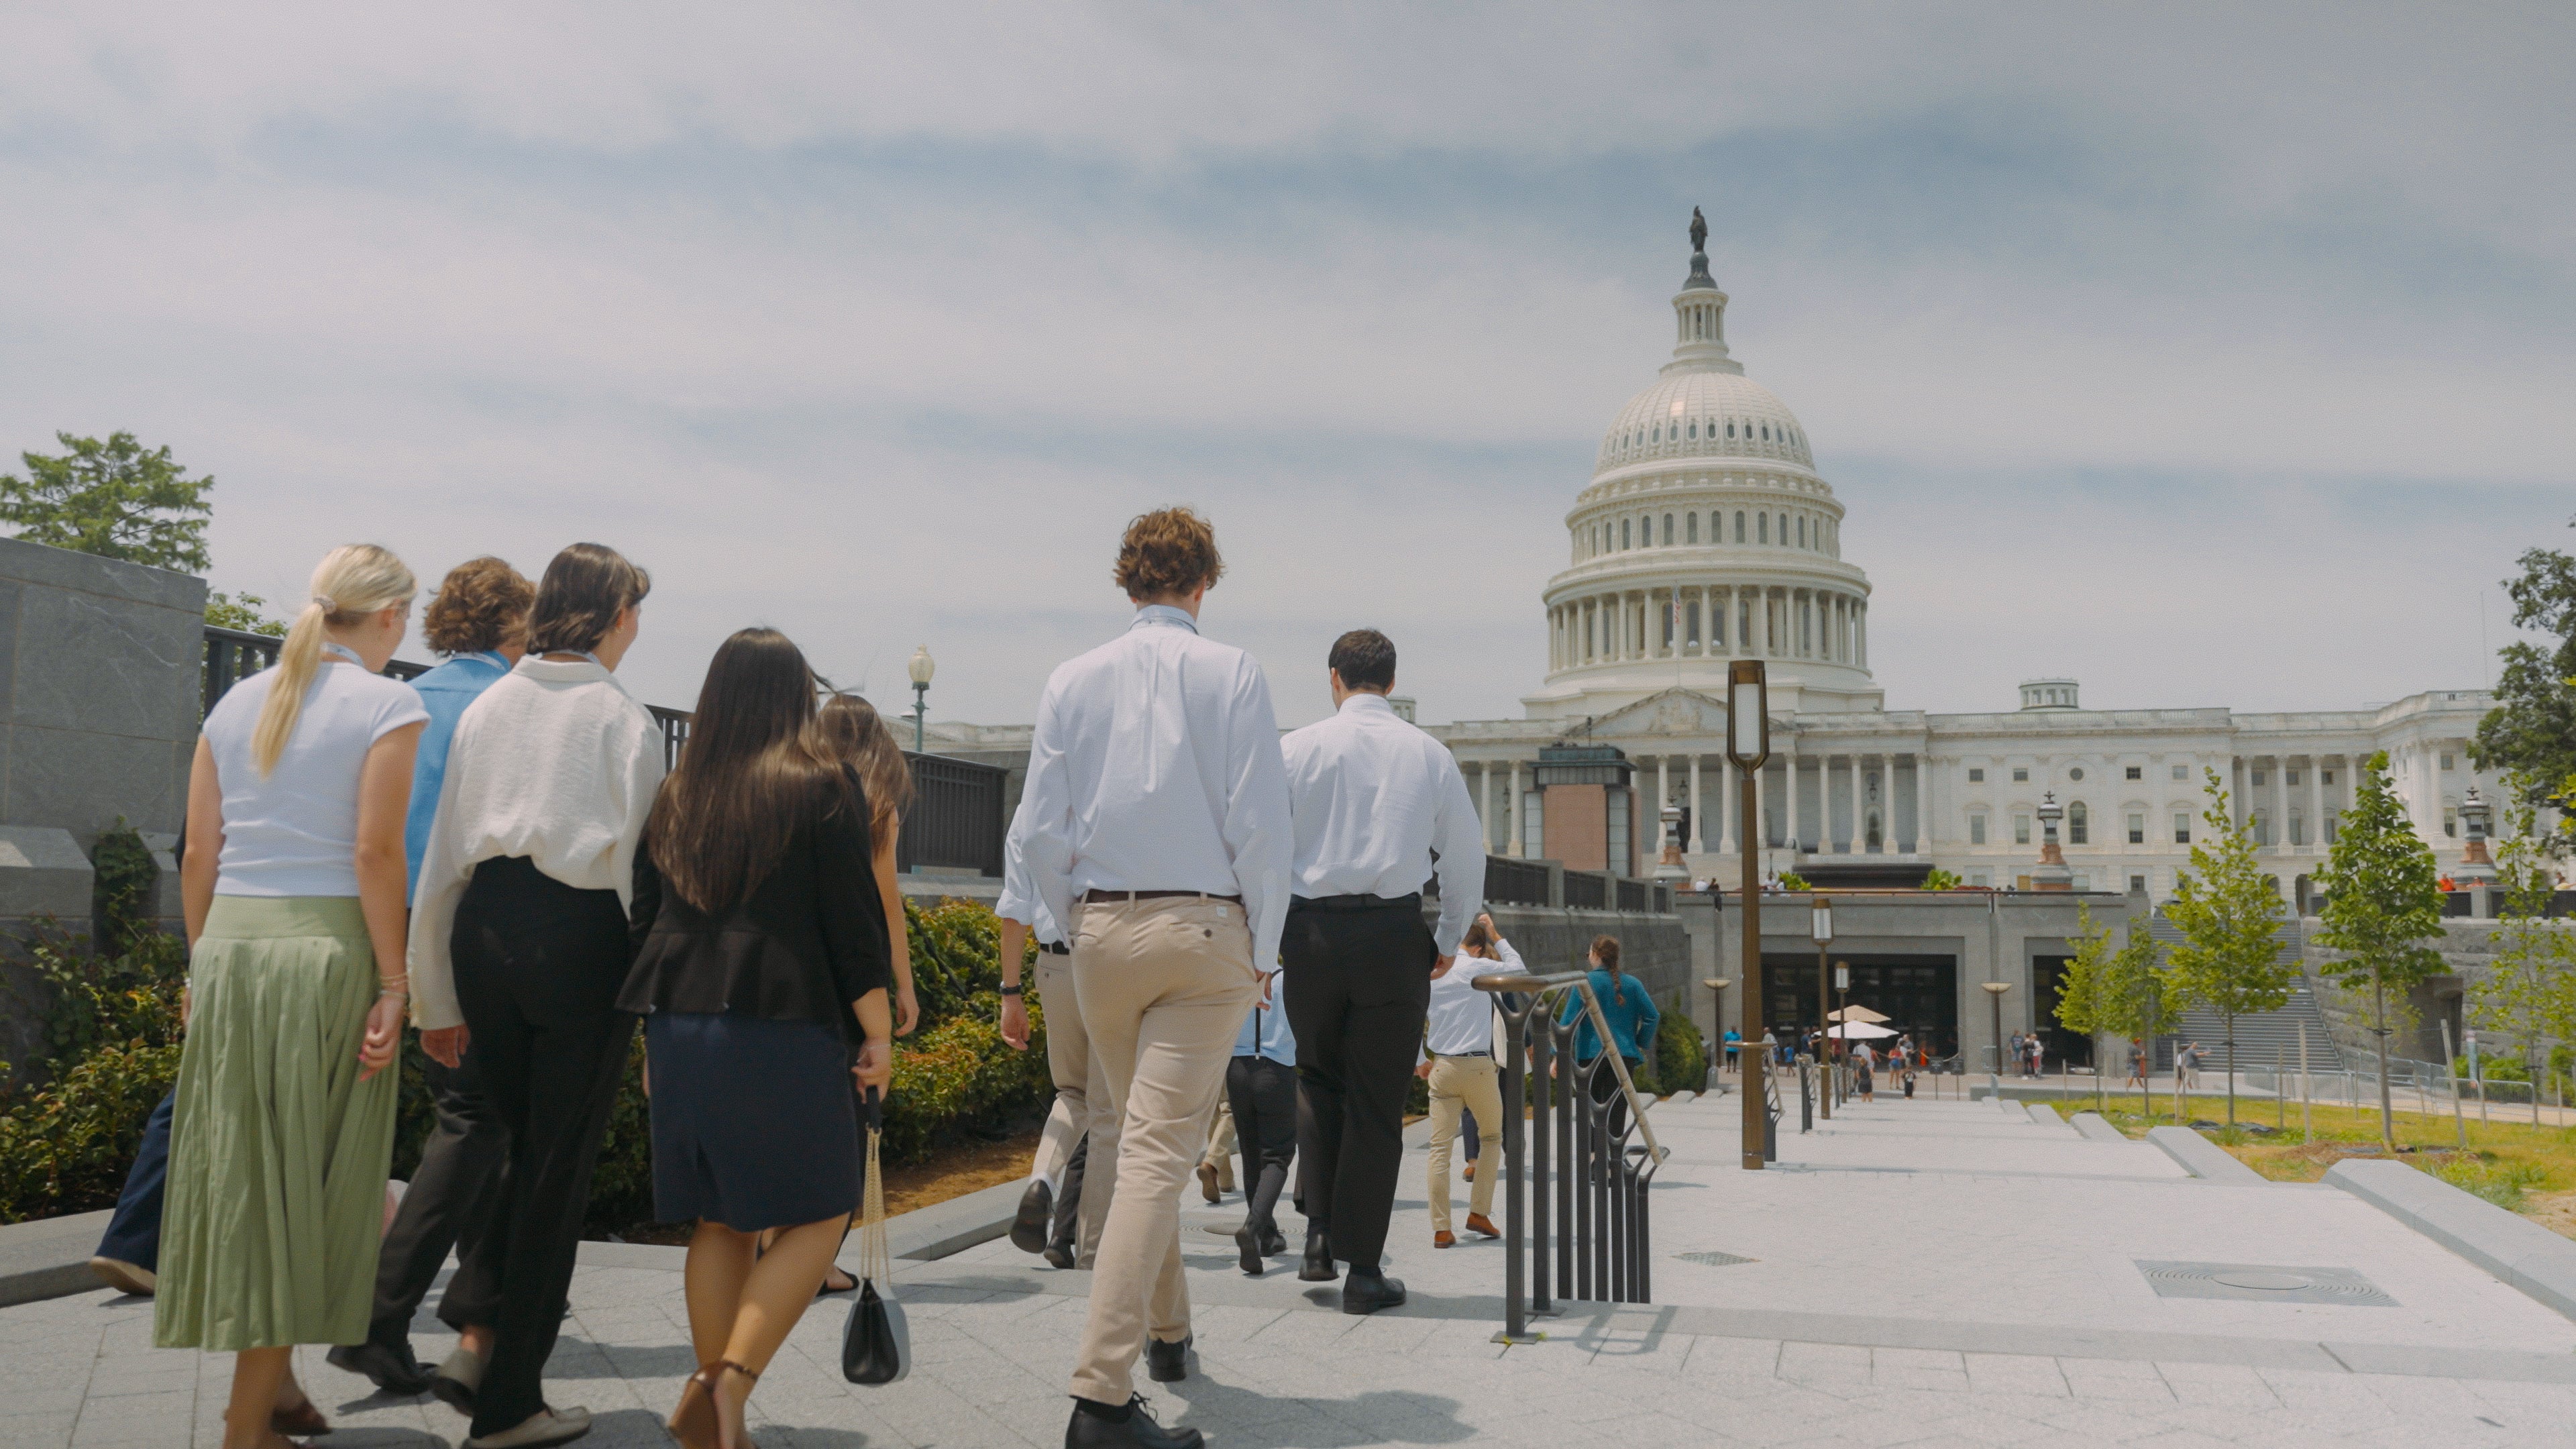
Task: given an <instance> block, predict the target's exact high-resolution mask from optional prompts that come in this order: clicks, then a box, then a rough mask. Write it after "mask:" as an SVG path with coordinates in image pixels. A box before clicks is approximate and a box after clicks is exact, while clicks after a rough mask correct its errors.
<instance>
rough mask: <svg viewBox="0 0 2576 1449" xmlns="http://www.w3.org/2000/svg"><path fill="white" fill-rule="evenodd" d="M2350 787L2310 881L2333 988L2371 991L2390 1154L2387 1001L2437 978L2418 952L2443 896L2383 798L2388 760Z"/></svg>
mask: <svg viewBox="0 0 2576 1449" xmlns="http://www.w3.org/2000/svg"><path fill="white" fill-rule="evenodd" d="M2352 783H2353V795H2352V808H2351V809H2350V810H2347V811H2345V812H2344V816H2343V823H2342V826H2341V828H2340V829H2339V830H2338V831H2337V832H2336V835H2335V843H2334V849H2333V850H2332V851H2331V852H2330V853H2329V855H2328V858H2327V861H2326V867H2325V869H2323V870H2321V871H2319V872H2317V883H2318V884H2319V885H2321V886H2323V887H2324V888H2325V891H2326V904H2325V911H2324V916H2323V920H2324V925H2323V927H2322V928H2321V929H2320V930H2318V932H2317V944H2318V945H2321V946H2324V947H2326V948H2327V949H2329V950H2332V951H2337V952H2340V953H2342V956H2343V960H2342V962H2341V963H2340V964H2339V966H2338V967H2337V968H2336V970H2335V979H2336V980H2337V981H2339V982H2341V983H2342V984H2343V985H2344V986H2345V987H2347V988H2350V989H2354V990H2358V989H2360V988H2362V987H2365V986H2366V987H2368V988H2369V989H2370V1002H2371V1020H2372V1026H2371V1029H2370V1030H2371V1035H2372V1036H2373V1037H2374V1038H2376V1039H2377V1040H2378V1043H2379V1140H2380V1144H2381V1145H2382V1146H2384V1147H2386V1148H2387V1149H2388V1150H2389V1151H2391V1152H2394V1151H2396V1150H2397V1114H2396V1110H2395V1108H2394V1107H2393V1106H2392V1105H2391V1104H2390V1101H2389V1088H2388V1032H2389V1022H2388V992H2389V989H2390V988H2391V987H2394V988H2396V989H2397V991H2398V992H2399V994H2400V995H2401V996H2403V995H2404V994H2405V993H2407V992H2409V991H2412V990H2413V989H2414V987H2415V986H2416V984H2417V983H2419V982H2421V981H2423V980H2424V979H2425V978H2427V977H2429V976H2435V975H2439V974H2440V973H2441V972H2442V971H2443V969H2444V967H2443V965H2442V958H2441V955H2440V954H2439V953H2438V952H2436V951H2434V950H2433V949H2432V948H2431V947H2429V946H2426V945H2424V944H2423V943H2424V942H2425V941H2427V940H2432V939H2436V938H2438V937H2440V935H2441V934H2442V892H2441V887H2440V885H2439V876H2438V875H2437V874H2436V873H2435V871H2434V868H2433V852H2432V851H2431V850H2430V849H2429V848H2427V847H2426V846H2425V844H2424V840H2423V837H2421V836H2419V835H2417V834H2416V833H2415V826H2414V824H2413V822H2411V821H2409V820H2408V819H2407V818H2406V809H2405V807H2404V806H2403V805H2400V804H2399V803H2398V800H2397V796H2396V795H2395V794H2394V793H2393V792H2391V791H2390V790H2389V788H2388V753H2387V752H2386V751H2385V750H2383V751H2381V752H2380V753H2378V754H2375V755H2373V756H2371V757H2370V758H2369V759H2368V760H2365V761H2363V762H2362V767H2361V768H2360V769H2359V770H2357V771H2355V772H2354V774H2353V782H2352Z"/></svg>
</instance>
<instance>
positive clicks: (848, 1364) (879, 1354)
mask: <svg viewBox="0 0 2576 1449" xmlns="http://www.w3.org/2000/svg"><path fill="white" fill-rule="evenodd" d="M860 1111H861V1113H862V1114H863V1115H864V1117H865V1119H866V1120H865V1124H864V1125H865V1126H866V1129H867V1134H868V1164H867V1171H868V1180H867V1185H866V1187H865V1188H863V1189H862V1190H861V1191H860V1195H859V1202H860V1217H859V1298H858V1301H857V1302H855V1303H853V1304H851V1305H850V1321H849V1322H848V1323H847V1324H845V1325H843V1327H842V1329H841V1377H843V1378H845V1379H848V1380H849V1381H850V1382H851V1383H854V1384H868V1385H876V1384H891V1383H897V1382H900V1381H901V1380H902V1378H903V1376H904V1375H905V1374H908V1373H910V1372H912V1331H911V1329H910V1328H909V1327H907V1326H906V1325H905V1323H904V1321H903V1304H902V1303H901V1302H900V1301H899V1300H897V1299H896V1297H895V1296H894V1253H893V1251H892V1249H891V1248H889V1247H888V1246H887V1243H886V1221H885V1217H886V1212H885V1182H884V1179H883V1178H882V1177H881V1176H880V1175H879V1174H878V1172H877V1140H878V1138H879V1137H881V1136H882V1135H883V1132H882V1128H883V1126H884V1113H883V1109H882V1107H881V1106H880V1104H879V1103H878V1100H877V1093H876V1089H875V1088H874V1087H871V1088H869V1089H868V1092H867V1096H866V1097H865V1098H864V1099H863V1100H862V1101H861V1103H860Z"/></svg>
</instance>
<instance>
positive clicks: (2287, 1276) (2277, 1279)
mask: <svg viewBox="0 0 2576 1449" xmlns="http://www.w3.org/2000/svg"><path fill="white" fill-rule="evenodd" d="M2209 1281H2211V1282H2212V1283H2224V1284H2226V1285H2227V1286H2228V1287H2230V1288H2261V1289H2264V1290H2266V1291H2268V1292H2273V1293H2287V1292H2289V1291H2291V1290H2292V1289H2295V1288H2306V1287H2311V1286H2313V1285H2314V1284H2315V1282H2316V1280H2315V1279H2313V1278H2303V1277H2301V1276H2300V1275H2298V1274H2296V1273H2239V1272H2226V1273H2212V1274H2210V1275H2209Z"/></svg>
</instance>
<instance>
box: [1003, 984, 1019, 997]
mask: <svg viewBox="0 0 2576 1449" xmlns="http://www.w3.org/2000/svg"><path fill="white" fill-rule="evenodd" d="M1020 990H1021V988H1019V987H1017V986H1005V987H1003V988H1002V994H1003V995H1004V996H1017V995H1019V994H1020Z"/></svg>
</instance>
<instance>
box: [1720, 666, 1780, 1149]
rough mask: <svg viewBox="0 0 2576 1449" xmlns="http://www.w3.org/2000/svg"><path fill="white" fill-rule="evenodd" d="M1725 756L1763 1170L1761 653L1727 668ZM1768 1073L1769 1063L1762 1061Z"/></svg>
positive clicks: (1766, 750)
mask: <svg viewBox="0 0 2576 1449" xmlns="http://www.w3.org/2000/svg"><path fill="white" fill-rule="evenodd" d="M1726 688H1727V695H1726V758H1727V759H1728V760H1729V761H1731V762H1732V763H1733V764H1734V766H1735V768H1736V770H1737V772H1738V773H1739V774H1741V775H1742V776H1743V779H1742V781H1741V782H1740V783H1741V786H1742V788H1740V789H1738V790H1737V791H1736V792H1735V793H1736V795H1737V796H1738V797H1739V798H1740V799H1741V800H1742V801H1743V802H1744V804H1743V809H1742V812H1741V813H1740V814H1739V815H1738V816H1737V830H1736V837H1735V838H1736V839H1737V840H1738V841H1740V842H1741V846H1740V848H1741V849H1742V850H1743V852H1744V975H1743V978H1742V979H1743V982H1744V1012H1743V1016H1744V1047H1743V1052H1744V1056H1743V1062H1744V1080H1743V1086H1744V1144H1743V1147H1744V1150H1743V1153H1742V1154H1741V1155H1742V1165H1743V1167H1744V1170H1745V1171H1747V1172H1759V1171H1761V1170H1762V1143H1763V1135H1764V1133H1765V1132H1766V1131H1768V1130H1769V1128H1770V1125H1771V1120H1770V1115H1769V1113H1770V1104H1769V1102H1768V1101H1766V1100H1765V1099H1766V1098H1767V1097H1768V1096H1769V1095H1770V1094H1769V1093H1767V1092H1761V1091H1756V1090H1755V1089H1754V1085H1753V1083H1754V1076H1753V1055H1754V1053H1756V1052H1759V1051H1761V1050H1762V1045H1761V1042H1762V856H1761V852H1759V851H1757V850H1755V849H1754V845H1753V842H1754V839H1755V836H1754V831H1755V829H1756V828H1757V826H1758V823H1759V822H1757V821H1756V819H1755V817H1754V811H1753V788H1754V780H1755V777H1756V775H1757V773H1758V772H1759V771H1760V770H1761V768H1762V766H1763V764H1764V763H1765V762H1767V761H1768V760H1769V759H1770V758H1771V689H1770V683H1769V681H1768V680H1767V679H1766V678H1765V676H1764V674H1763V668H1762V661H1761V660H1759V659H1738V660H1735V661H1733V662H1731V663H1730V664H1728V665H1727V670H1726ZM1763 1072H1764V1074H1765V1075H1766V1076H1767V1075H1768V1074H1769V1072H1770V1063H1769V1062H1768V1061H1765V1062H1764V1063H1763Z"/></svg>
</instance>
